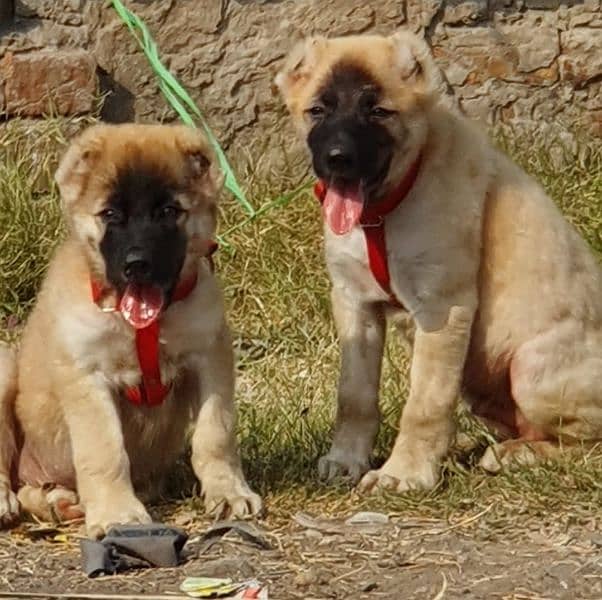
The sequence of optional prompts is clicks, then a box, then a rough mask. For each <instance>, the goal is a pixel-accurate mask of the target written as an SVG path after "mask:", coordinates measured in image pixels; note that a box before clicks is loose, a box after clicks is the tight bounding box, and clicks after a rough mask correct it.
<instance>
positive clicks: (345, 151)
mask: <svg viewBox="0 0 602 600" xmlns="http://www.w3.org/2000/svg"><path fill="white" fill-rule="evenodd" d="M326 162H327V164H328V168H329V169H330V170H331V171H332V172H333V174H336V175H344V174H350V172H351V171H353V169H354V167H355V159H354V156H353V152H352V151H351V149H349V148H345V147H344V146H342V145H341V146H334V147H333V148H331V149H330V150H329V151H328V155H327V157H326Z"/></svg>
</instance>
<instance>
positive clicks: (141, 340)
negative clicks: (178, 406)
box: [91, 242, 217, 406]
mask: <svg viewBox="0 0 602 600" xmlns="http://www.w3.org/2000/svg"><path fill="white" fill-rule="evenodd" d="M216 250H217V244H216V243H215V242H212V243H211V246H210V248H209V254H208V255H207V257H206V258H207V259H208V260H209V264H210V266H211V270H212V271H213V268H214V267H213V258H212V255H213V253H214V252H215V251H216ZM197 279H198V276H197V273H196V272H195V273H194V275H193V276H192V277H189V278H188V279H185V280H183V281H180V282H179V283H178V285H177V287H176V289H175V291H174V294H173V298H172V302H178V301H180V300H184V298H186V297H187V296H189V295H190V294H191V293H192V291H193V290H194V288H195V287H196V284H197ZM91 286H92V300H93V301H94V302H95V303H98V301H99V300H100V299H101V298H102V296H103V292H104V291H105V290H104V288H103V286H102V284H101V283H100V282H99V281H97V280H94V279H93V280H91ZM117 306H119V302H117ZM159 333H160V327H159V319H156V320H155V321H153V322H152V323H151V324H150V325H149V326H148V327H143V328H142V329H136V353H137V355H138V364H139V365H140V372H141V376H142V381H141V382H140V384H139V385H137V386H134V387H128V388H126V389H125V394H126V396H127V398H128V400H129V401H130V402H131V403H132V404H136V405H137V406H141V405H146V406H158V405H159V404H161V403H162V402H163V400H165V397H166V396H167V394H168V393H169V390H170V389H171V385H164V384H163V383H162V382H161V367H160V364H159Z"/></svg>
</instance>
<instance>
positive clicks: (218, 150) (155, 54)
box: [111, 0, 311, 246]
mask: <svg viewBox="0 0 602 600" xmlns="http://www.w3.org/2000/svg"><path fill="white" fill-rule="evenodd" d="M111 4H112V6H113V8H114V9H115V11H116V12H117V14H118V15H119V17H120V18H121V20H122V21H123V22H124V23H125V24H126V25H127V27H128V29H129V30H130V32H131V34H132V36H133V37H134V38H135V40H136V41H137V42H138V45H139V46H140V48H141V49H142V51H143V52H144V54H145V55H146V58H147V59H148V62H149V63H150V66H151V67H152V69H153V70H154V72H155V74H156V75H157V78H158V80H159V89H160V90H161V92H162V93H163V95H164V96H165V99H166V100H167V102H168V103H169V104H170V105H171V106H172V108H173V109H174V110H175V111H176V112H177V113H178V115H179V116H180V119H182V121H183V122H184V123H186V125H190V126H191V127H196V122H195V118H196V119H197V120H198V121H199V122H200V123H201V125H202V127H203V130H204V131H205V134H206V135H207V138H208V139H209V143H210V144H211V145H212V146H213V149H214V151H215V155H216V156H217V160H218V162H219V165H220V168H221V170H222V172H223V173H224V184H225V186H226V189H228V190H229V191H230V192H231V193H232V195H233V196H234V197H235V198H236V200H237V201H238V202H239V204H240V205H241V206H242V207H243V209H244V210H245V212H246V213H247V218H246V219H244V220H243V221H242V222H240V223H238V224H236V225H234V226H233V227H230V228H229V229H228V230H226V231H225V232H224V233H223V234H222V235H221V236H218V240H219V241H220V243H222V244H224V245H225V246H228V244H227V242H225V241H224V237H225V236H226V235H228V234H230V233H232V232H233V231H236V230H237V229H240V228H241V227H244V226H245V225H247V224H248V223H250V222H252V221H254V220H255V219H256V218H257V217H259V216H261V215H263V214H265V213H266V212H268V211H269V210H271V209H273V208H276V207H279V206H284V205H285V204H288V203H289V202H290V201H291V200H293V199H294V198H296V197H297V196H298V195H299V194H300V193H302V192H303V191H305V190H306V189H308V188H309V187H310V185H311V184H310V183H306V184H304V185H302V186H300V187H298V188H297V189H295V190H293V191H292V192H288V193H286V194H283V195H281V196H279V197H277V198H275V199H274V200H272V201H270V202H267V203H266V204H264V205H263V206H261V207H260V208H259V209H255V208H254V207H253V206H252V204H251V203H250V202H249V201H248V200H247V198H246V196H245V193H244V192H243V190H242V188H241V187H240V185H239V184H238V181H237V180H236V176H235V175H234V171H233V170H232V167H231V166H230V164H229V163H228V159H227V158H226V154H225V152H224V151H223V149H222V147H221V146H220V143H219V142H218V141H217V138H216V137H215V135H213V132H212V131H211V129H210V127H209V125H208V124H207V121H206V119H205V117H204V116H203V114H202V113H201V111H200V110H199V108H198V106H197V105H196V104H195V103H194V101H193V100H192V98H191V97H190V95H189V94H188V92H187V91H186V90H185V89H184V87H183V86H182V85H181V84H180V82H179V81H178V80H177V79H176V78H175V77H174V76H173V75H172V74H171V73H170V72H169V71H168V69H167V68H166V67H165V65H164V64H163V63H162V62H161V58H160V57H159V51H158V50H157V44H156V43H155V41H154V40H153V38H152V37H151V35H150V33H149V31H148V28H147V26H146V25H145V23H144V22H143V21H142V20H141V19H140V18H139V17H138V16H137V15H135V14H134V13H133V12H132V11H130V10H129V9H127V8H126V7H125V6H124V4H123V3H122V2H121V0H111Z"/></svg>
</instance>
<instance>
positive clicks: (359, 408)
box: [318, 288, 385, 483]
mask: <svg viewBox="0 0 602 600" xmlns="http://www.w3.org/2000/svg"><path fill="white" fill-rule="evenodd" d="M332 307H333V313H334V318H335V323H336V327H337V332H338V335H339V339H340V344H341V373H340V376H339V389H338V397H337V418H336V425H335V431H334V439H333V442H332V446H331V448H330V450H329V452H328V454H326V455H325V456H323V457H322V458H321V459H320V461H319V463H318V471H319V473H320V476H321V477H322V478H326V479H333V478H334V477H336V476H339V475H348V476H349V477H350V478H351V480H352V481H353V482H354V483H355V482H357V481H358V480H359V478H360V477H361V476H362V475H363V474H364V473H365V472H366V471H367V470H368V469H369V468H370V464H369V459H370V454H371V453H372V449H373V446H374V438H375V437H376V434H377V432H378V425H379V418H380V413H379V409H378V385H379V381H380V369H381V363H382V355H383V344H384V339H385V318H384V315H383V314H382V312H381V311H380V310H379V308H378V307H376V306H373V305H372V306H367V305H366V306H361V307H360V306H356V307H353V308H352V307H350V306H349V301H348V300H347V299H346V298H344V297H343V295H342V294H341V293H340V292H337V290H336V288H334V289H333V292H332Z"/></svg>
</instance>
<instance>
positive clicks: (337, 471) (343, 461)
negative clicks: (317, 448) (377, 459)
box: [318, 447, 370, 483]
mask: <svg viewBox="0 0 602 600" xmlns="http://www.w3.org/2000/svg"><path fill="white" fill-rule="evenodd" d="M369 468H370V464H369V462H368V457H367V456H359V455H356V454H354V453H351V452H350V453H347V452H344V451H340V450H338V449H337V448H334V447H333V448H331V449H330V452H328V454H326V455H324V456H323V457H322V458H320V460H319V461H318V474H319V475H320V478H321V479H325V480H326V481H332V480H333V479H336V478H337V477H347V478H349V479H350V480H351V482H352V483H357V482H358V481H359V480H360V477H361V476H362V475H363V474H364V473H365V472H366V471H367V470H368V469H369Z"/></svg>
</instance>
